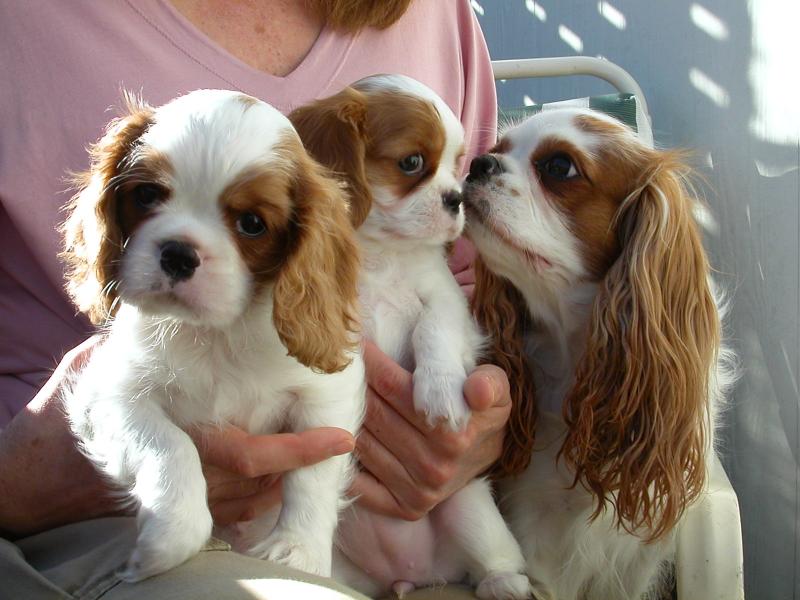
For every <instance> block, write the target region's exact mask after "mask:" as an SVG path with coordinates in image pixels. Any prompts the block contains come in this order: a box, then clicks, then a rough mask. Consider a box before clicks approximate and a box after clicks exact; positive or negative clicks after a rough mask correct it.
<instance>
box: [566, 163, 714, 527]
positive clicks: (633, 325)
mask: <svg viewBox="0 0 800 600" xmlns="http://www.w3.org/2000/svg"><path fill="white" fill-rule="evenodd" d="M648 152H652V151H648ZM649 164H650V165H651V166H650V168H649V169H648V170H647V174H646V176H645V177H644V179H643V180H642V182H641V183H640V184H639V186H638V188H637V189H636V191H634V192H633V193H632V194H630V195H629V196H628V198H627V199H626V201H625V202H624V203H623V204H622V206H621V208H620V210H619V212H618V214H617V217H616V218H617V221H616V226H617V228H618V232H619V236H620V242H621V247H622V254H621V255H620V256H619V258H618V259H617V260H616V262H615V263H614V264H613V265H612V267H611V269H610V270H609V272H608V274H607V275H606V277H605V279H604V280H603V281H602V282H601V283H600V290H599V293H598V296H597V298H596V301H595V304H594V307H593V314H592V317H591V323H590V331H589V336H588V344H587V347H586V352H585V354H584V356H583V358H582V359H581V360H580V362H579V364H578V366H577V369H576V375H575V381H576V383H575V386H574V388H573V389H572V390H571V391H570V393H569V394H568V396H567V398H566V401H565V405H564V418H565V421H566V423H567V425H568V435H567V438H566V440H565V442H564V445H563V447H562V450H561V456H562V457H563V458H565V459H566V461H567V463H568V464H569V465H570V466H571V467H572V468H573V469H574V471H575V482H576V483H578V482H580V483H582V484H583V485H585V486H586V487H587V489H589V490H590V491H591V492H592V493H593V494H594V495H595V497H596V499H597V500H598V504H597V507H596V511H595V516H597V515H598V514H599V513H600V512H601V511H602V510H604V507H605V505H606V502H609V503H611V504H612V505H613V506H614V507H615V509H616V519H617V524H618V525H619V526H622V527H623V528H625V529H626V530H628V531H631V532H633V533H637V534H640V535H642V537H644V538H645V539H649V540H654V539H657V538H659V537H661V536H662V535H664V534H665V533H667V532H668V531H669V530H670V529H671V528H672V527H673V526H674V525H675V523H676V522H677V521H678V520H679V519H680V517H681V515H682V514H683V511H684V509H685V508H686V506H687V505H688V504H689V503H690V502H691V501H692V500H694V499H695V498H696V497H697V496H698V494H700V492H701V491H702V489H703V487H704V484H705V476H706V469H705V467H706V464H705V459H706V455H707V451H708V447H709V443H708V442H709V439H710V436H712V435H713V432H712V431H711V425H710V423H709V406H708V397H709V375H710V373H711V372H712V371H711V370H712V367H713V365H714V363H715V361H716V356H717V351H718V348H719V342H720V322H719V315H718V313H717V310H716V306H715V302H714V297H713V295H712V290H711V289H710V285H709V279H708V277H709V265H708V261H707V258H706V255H705V253H704V251H703V247H702V243H701V237H700V234H699V231H698V229H697V226H696V224H695V222H694V218H693V212H692V209H693V204H694V199H693V198H692V197H691V196H690V194H689V193H688V192H687V183H686V176H687V175H688V169H687V168H686V167H685V166H684V163H683V159H682V157H681V156H680V155H679V154H677V153H654V155H653V157H652V158H651V160H650V163H649Z"/></svg>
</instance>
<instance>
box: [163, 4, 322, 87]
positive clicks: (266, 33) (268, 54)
mask: <svg viewBox="0 0 800 600" xmlns="http://www.w3.org/2000/svg"><path fill="white" fill-rule="evenodd" d="M169 1H170V2H171V3H172V5H173V6H174V7H175V8H176V9H177V10H178V12H180V13H181V14H182V15H183V16H184V17H185V18H186V19H187V20H189V21H190V22H191V23H192V24H193V25H194V26H195V27H197V28H198V29H199V30H200V31H202V32H203V33H204V34H205V35H206V36H208V37H209V38H210V39H211V40H212V41H214V42H216V43H217V44H219V45H220V46H222V47H223V48H224V49H225V50H227V51H228V52H230V53H231V54H232V55H233V56H235V57H236V58H238V59H239V60H241V61H242V62H244V63H246V64H248V65H250V66H251V67H253V68H254V69H258V70H259V71H263V72H265V73H269V74H270V75H275V76H276V77H284V76H286V75H288V74H289V73H291V72H292V71H294V70H295V69H296V68H297V67H298V65H300V63H302V62H303V59H304V58H305V57H306V56H307V55H308V53H309V51H310V50H311V48H312V47H313V46H314V42H315V41H316V40H317V38H318V37H319V34H320V32H321V31H322V28H323V26H324V22H323V20H322V18H321V17H320V16H319V15H318V14H317V13H316V12H314V11H313V10H312V9H311V8H310V7H309V6H308V3H307V2H304V1H302V0H245V1H239V2H231V1H230V0H169Z"/></svg>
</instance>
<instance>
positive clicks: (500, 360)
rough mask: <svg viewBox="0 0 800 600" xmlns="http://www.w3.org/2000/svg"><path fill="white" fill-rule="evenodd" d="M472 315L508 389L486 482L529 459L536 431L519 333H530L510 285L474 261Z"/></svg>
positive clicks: (525, 312) (511, 472) (523, 308)
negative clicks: (501, 432)
mask: <svg viewBox="0 0 800 600" xmlns="http://www.w3.org/2000/svg"><path fill="white" fill-rule="evenodd" d="M472 312H473V314H474V315H475V318H476V319H477V320H478V323H480V325H481V327H482V328H483V329H484V331H486V332H487V333H488V334H489V336H490V342H489V347H488V351H487V356H486V358H487V359H488V360H489V361H490V362H492V363H493V364H496V365H498V366H500V367H502V368H503V370H505V372H506V374H507V375H508V381H509V383H510V385H511V416H510V417H509V420H508V425H507V430H506V436H505V439H504V441H503V453H502V455H501V456H500V458H499V459H498V460H497V462H495V464H494V465H493V466H492V469H491V471H490V474H491V475H492V477H507V476H511V475H518V474H520V473H522V471H524V470H525V468H526V467H527V466H528V463H529V462H530V460H531V452H532V451H533V441H534V434H535V430H536V416H537V411H536V398H535V388H534V384H533V376H532V373H531V370H530V367H529V366H528V364H527V362H526V360H525V356H526V352H525V347H524V338H523V336H524V333H525V332H526V331H528V330H529V329H530V322H529V321H530V316H529V314H528V308H527V306H526V304H525V300H524V299H523V298H522V295H521V294H520V293H519V292H518V291H517V289H516V288H515V287H514V286H513V285H512V284H511V282H510V281H508V280H507V279H504V278H502V277H500V276H498V275H495V274H494V273H492V272H491V271H490V270H489V269H488V267H486V265H485V264H484V263H483V261H482V260H481V259H480V257H479V258H477V259H476V261H475V292H474V294H473V296H472Z"/></svg>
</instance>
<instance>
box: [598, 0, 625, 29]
mask: <svg viewBox="0 0 800 600" xmlns="http://www.w3.org/2000/svg"><path fill="white" fill-rule="evenodd" d="M597 12H599V13H600V14H601V15H602V16H603V17H604V18H605V20H606V21H608V22H609V23H611V24H612V25H613V26H614V27H616V28H617V29H620V30H622V29H625V27H627V26H628V22H627V20H626V19H625V15H623V14H622V13H621V12H620V11H619V9H617V8H615V7H614V6H612V5H611V4H609V3H608V2H605V0H602V1H601V2H598V3H597Z"/></svg>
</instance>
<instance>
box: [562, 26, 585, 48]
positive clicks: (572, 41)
mask: <svg viewBox="0 0 800 600" xmlns="http://www.w3.org/2000/svg"><path fill="white" fill-rule="evenodd" d="M558 37H560V38H561V39H562V40H563V41H564V43H565V44H566V45H567V46H569V47H570V48H572V49H573V50H575V52H577V53H578V54H580V53H581V52H583V40H582V39H581V38H580V37H579V36H578V34H577V33H575V32H574V31H572V30H571V29H570V28H569V27H567V26H566V25H559V26H558Z"/></svg>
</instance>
